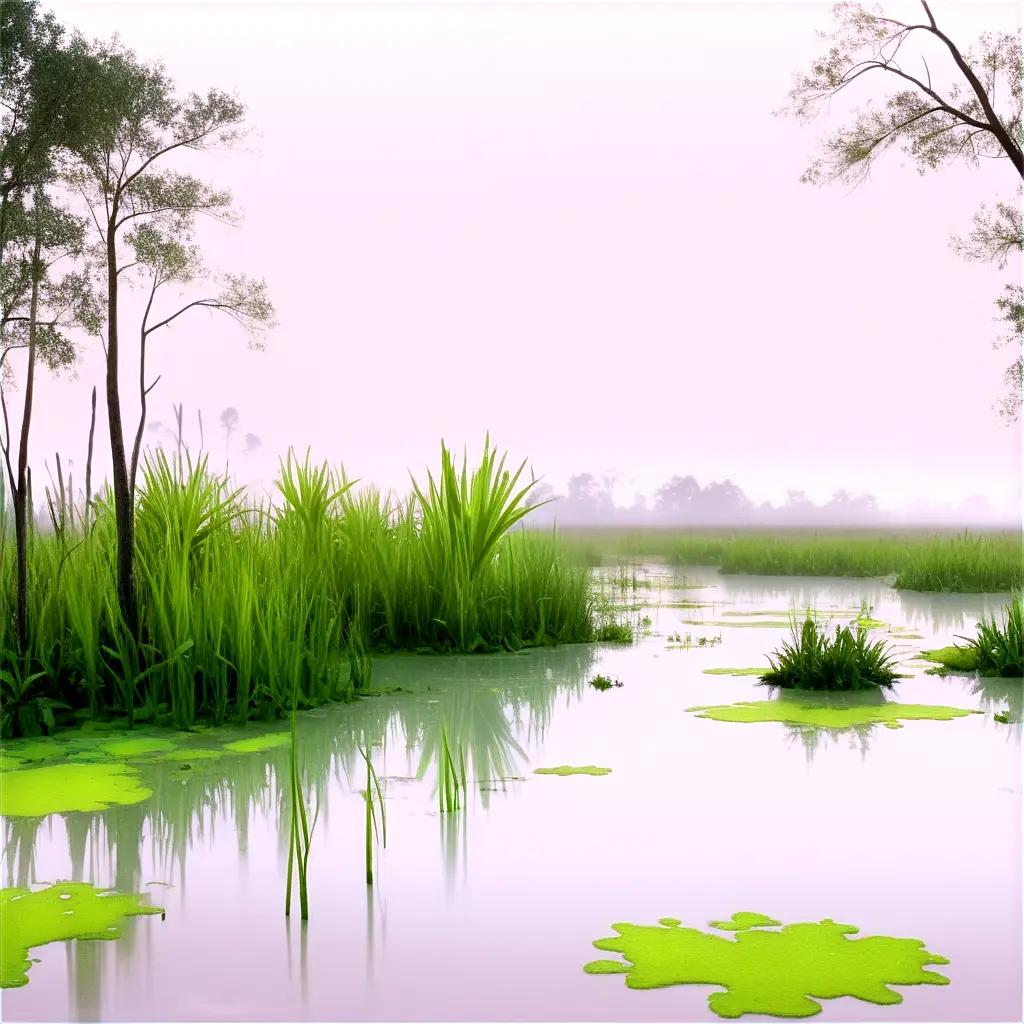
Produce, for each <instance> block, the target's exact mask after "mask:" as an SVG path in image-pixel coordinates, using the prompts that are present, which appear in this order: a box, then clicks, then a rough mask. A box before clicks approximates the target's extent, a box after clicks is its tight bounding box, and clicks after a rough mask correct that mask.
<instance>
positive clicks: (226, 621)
mask: <svg viewBox="0 0 1024 1024" xmlns="http://www.w3.org/2000/svg"><path fill="white" fill-rule="evenodd" d="M441 463H442V470H441V473H440V475H439V477H438V479H437V480H435V479H434V478H433V477H432V476H431V477H428V483H427V485H426V487H425V488H420V487H418V486H416V487H414V493H413V494H412V495H410V496H409V497H407V498H405V499H401V500H400V499H397V498H395V497H394V496H392V495H383V494H381V493H379V492H377V491H374V490H372V489H368V490H365V491H361V492H356V491H355V490H354V481H351V480H349V478H347V477H346V475H345V473H344V471H343V470H337V471H336V470H333V469H331V468H330V467H328V466H326V465H314V464H311V462H310V460H309V457H308V456H306V457H305V458H304V459H301V460H300V459H298V458H296V457H295V456H294V455H292V454H289V455H288V457H287V458H286V459H285V460H283V461H282V463H281V467H280V475H279V480H278V485H277V497H276V500H275V501H274V502H273V503H269V502H263V503H259V504H258V503H253V502H252V501H250V500H248V499H247V498H246V497H245V495H244V494H243V493H242V492H240V491H238V490H237V489H233V488H232V487H231V486H230V485H229V483H228V481H227V480H226V479H225V478H224V477H223V476H219V475H217V474H216V473H214V472H213V471H211V469H210V467H209V464H208V461H207V460H206V458H200V459H195V460H193V459H191V458H189V457H188V456H187V455H186V456H185V457H183V458H178V457H175V458H169V457H167V456H165V455H164V454H163V453H162V452H157V453H156V454H154V455H153V456H151V457H150V458H149V459H147V460H146V462H145V463H144V465H143V469H142V475H141V486H140V491H139V494H138V499H137V501H138V504H137V527H136V529H137V535H138V552H137V563H138V565H137V581H138V590H139V609H140V620H141V626H140V632H139V635H138V637H137V638H133V637H131V636H130V635H129V633H128V632H127V630H125V629H124V627H123V624H122V622H121V620H120V617H119V612H118V602H117V594H116V589H115V583H114V574H113V568H112V567H113V566H114V564H115V533H114V521H113V519H114V516H113V506H112V501H111V499H110V496H109V494H107V493H105V494H100V495H98V496H97V497H96V498H94V499H93V502H92V509H91V513H90V516H89V517H88V521H86V519H85V517H84V516H72V517H69V525H67V526H66V528H64V529H63V530H62V531H61V532H60V533H49V534H45V533H38V534H35V535H34V536H33V539H32V543H31V545H30V550H29V559H30V573H31V578H32V587H31V603H30V608H29V636H28V642H27V645H26V649H25V650H24V651H21V652H18V651H17V643H16V633H15V628H14V604H15V586H14V565H13V559H12V558H5V559H3V560H2V561H0V652H8V653H7V654H0V660H2V663H0V671H2V672H5V673H6V675H5V676H0V679H3V680H6V682H5V687H6V688H7V689H9V690H11V693H12V694H13V695H14V697H16V698H17V700H18V701H20V702H22V703H24V702H28V701H38V700H48V701H55V702H60V703H63V704H66V705H68V706H69V707H71V708H87V709H89V711H90V712H91V713H92V714H93V715H104V714H111V715H127V716H129V717H134V718H135V719H139V720H147V721H156V722H158V723H163V722H165V723H166V724H174V725H175V726H177V727H178V728H188V727H190V726H191V725H193V724H194V723H195V722H196V721H197V720H198V719H200V718H204V719H211V720H213V721H214V722H215V723H217V724H219V723H221V722H225V721H236V722H245V721H246V720H248V719H249V718H251V717H258V718H274V717H282V716H285V715H287V714H288V713H289V711H290V708H291V705H292V697H293V694H292V687H293V683H295V684H296V685H297V687H298V693H297V699H296V703H297V706H298V707H300V708H303V707H308V706H312V705H315V704H318V703H322V702H324V701H328V700H337V699H344V698H346V697H350V696H352V695H353V694H354V693H355V692H358V690H359V689H361V688H364V687H365V686H366V685H368V683H369V676H370V671H371V661H370V659H371V656H372V653H373V652H374V651H383V650H410V651H415V650H430V651H440V652H443V651H460V652H471V651H498V650H511V651H514V650H519V649H521V648H523V647H529V646H544V645H551V644H559V643H577V642H588V641H593V640H598V639H617V640H628V639H630V637H631V632H630V630H629V628H628V626H625V625H623V624H622V623H621V622H620V621H619V619H618V616H617V614H616V612H615V610H614V609H611V608H609V607H607V606H606V605H605V604H604V602H603V601H602V599H601V596H600V594H599V593H598V592H596V591H595V589H594V588H593V587H592V585H591V580H590V574H589V572H588V571H587V570H586V569H584V568H581V567H579V566H575V565H572V564H570V563H569V561H568V560H567V559H566V557H565V555H564V552H563V551H562V548H561V546H560V542H559V539H558V536H557V535H556V534H555V533H554V532H545V533H541V534H538V533H535V532H533V531H526V530H523V529H515V528H514V527H515V526H516V525H517V524H519V523H520V522H521V519H522V516H523V515H524V514H525V513H526V512H527V511H528V510H529V509H530V508H531V507H532V506H531V505H530V502H529V500H528V497H529V491H530V489H531V485H530V484H527V483H525V482H523V481H522V479H521V474H522V470H523V467H522V466H520V467H519V468H518V469H515V470H508V469H506V468H505V466H504V460H503V459H502V458H499V457H497V455H496V452H495V450H494V449H493V448H492V447H491V446H490V444H489V443H488V445H487V446H486V448H485V451H484V455H483V458H482V460H481V463H480V465H479V467H478V468H477V469H476V470H475V471H474V472H472V473H470V472H469V470H468V469H467V466H466V463H465V460H463V463H462V466H461V469H459V468H458V467H456V464H455V460H454V458H453V456H452V455H451V453H450V452H449V451H448V449H447V448H445V447H444V446H442V454H441ZM8 540H9V538H7V537H6V535H5V534H3V533H2V532H0V545H3V546H4V548H5V549H6V550H9V549H10V545H9V544H8ZM10 652H17V653H16V654H15V653H10ZM5 696H6V694H5ZM12 707H13V705H12ZM4 727H5V730H6V731H7V732H8V733H13V732H17V731H19V722H18V719H17V716H15V715H11V716H7V717H5V719H4Z"/></svg>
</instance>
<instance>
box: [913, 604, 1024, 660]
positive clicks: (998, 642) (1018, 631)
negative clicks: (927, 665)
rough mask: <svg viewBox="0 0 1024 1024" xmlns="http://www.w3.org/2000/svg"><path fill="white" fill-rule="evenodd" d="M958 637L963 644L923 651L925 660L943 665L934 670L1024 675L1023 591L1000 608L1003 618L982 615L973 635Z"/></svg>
mask: <svg viewBox="0 0 1024 1024" xmlns="http://www.w3.org/2000/svg"><path fill="white" fill-rule="evenodd" d="M957 639H959V640H963V641H964V644H963V645H961V644H954V645H952V646H950V647H941V648H939V649H938V650H933V651H925V652H923V656H924V657H925V659H926V660H928V661H933V662H936V663H937V664H938V665H940V666H942V667H941V668H940V669H937V670H935V671H938V672H939V673H940V674H943V673H945V672H946V671H953V672H980V673H981V675H983V676H1004V677H1007V678H1017V677H1024V595H1022V594H1020V593H1017V594H1014V596H1013V597H1012V598H1011V600H1010V602H1009V604H1007V605H1006V606H1005V608H1004V609H1003V616H1002V622H1000V621H998V620H997V619H996V618H995V617H994V616H993V617H992V618H990V619H982V621H981V622H979V623H978V626H977V630H976V632H975V635H974V636H973V637H958V638H957Z"/></svg>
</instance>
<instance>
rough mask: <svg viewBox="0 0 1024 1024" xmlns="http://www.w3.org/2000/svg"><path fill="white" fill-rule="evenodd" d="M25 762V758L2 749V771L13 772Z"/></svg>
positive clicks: (0, 767)
mask: <svg viewBox="0 0 1024 1024" xmlns="http://www.w3.org/2000/svg"><path fill="white" fill-rule="evenodd" d="M24 763H25V761H24V759H23V758H20V757H16V756H15V755H14V754H8V753H6V752H5V751H2V750H0V772H11V771H14V770H15V769H16V768H20V767H21V766H22V765H23V764H24Z"/></svg>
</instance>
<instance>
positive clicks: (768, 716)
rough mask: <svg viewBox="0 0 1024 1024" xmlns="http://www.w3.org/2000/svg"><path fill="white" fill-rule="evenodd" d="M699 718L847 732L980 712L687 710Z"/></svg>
mask: <svg viewBox="0 0 1024 1024" xmlns="http://www.w3.org/2000/svg"><path fill="white" fill-rule="evenodd" d="M686 710H687V711H691V712H694V713H697V717H698V718H712V719H714V720H715V721H716V722H785V723H786V724H787V725H816V726H821V727H822V728H825V729H849V728H850V727H851V726H855V725H873V724H889V723H897V724H898V723H899V721H900V720H901V719H903V720H906V721H910V720H915V721H916V720H921V719H929V720H934V721H938V722H946V721H949V720H950V719H953V718H963V717H964V716H966V715H978V714H981V712H980V711H973V710H970V709H968V708H951V707H945V706H944V705H941V704H897V703H895V702H886V703H882V704H855V705H849V704H847V705H841V704H812V703H804V702H803V701H798V700H748V701H739V702H738V703H736V704H717V705H707V704H704V705H698V706H697V707H692V708H687V709H686Z"/></svg>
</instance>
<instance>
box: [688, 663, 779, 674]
mask: <svg viewBox="0 0 1024 1024" xmlns="http://www.w3.org/2000/svg"><path fill="white" fill-rule="evenodd" d="M768 671H769V668H768V666H767V665H764V666H762V667H761V668H706V669H704V670H703V672H704V675H706V676H763V675H764V674H765V672H768Z"/></svg>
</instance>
